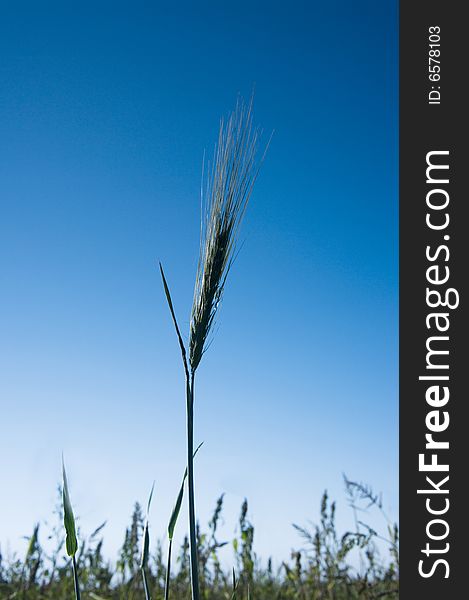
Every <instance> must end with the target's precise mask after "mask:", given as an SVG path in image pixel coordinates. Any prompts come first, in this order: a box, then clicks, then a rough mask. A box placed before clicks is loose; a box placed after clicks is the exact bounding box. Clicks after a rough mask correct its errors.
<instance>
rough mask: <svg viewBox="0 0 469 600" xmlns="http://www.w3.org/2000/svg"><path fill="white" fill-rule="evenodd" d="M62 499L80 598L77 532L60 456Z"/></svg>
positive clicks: (69, 554)
mask: <svg viewBox="0 0 469 600" xmlns="http://www.w3.org/2000/svg"><path fill="white" fill-rule="evenodd" d="M62 476H63V487H62V501H63V509H64V526H65V548H66V550H67V554H68V556H71V557H72V568H73V583H74V587H75V598H76V600H80V586H79V584H78V569H77V562H76V560H75V554H76V552H77V550H78V541H77V533H76V527H75V516H74V514H73V509H72V503H71V501H70V492H69V490H68V481H67V473H66V471H65V463H64V460H63V457H62Z"/></svg>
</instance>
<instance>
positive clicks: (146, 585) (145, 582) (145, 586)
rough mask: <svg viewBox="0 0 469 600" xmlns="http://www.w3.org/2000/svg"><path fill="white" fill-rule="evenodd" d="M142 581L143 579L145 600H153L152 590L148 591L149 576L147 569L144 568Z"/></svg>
mask: <svg viewBox="0 0 469 600" xmlns="http://www.w3.org/2000/svg"><path fill="white" fill-rule="evenodd" d="M142 579H143V589H144V592H145V600H151V596H150V590H149V589H148V581H147V574H146V572H145V567H142Z"/></svg>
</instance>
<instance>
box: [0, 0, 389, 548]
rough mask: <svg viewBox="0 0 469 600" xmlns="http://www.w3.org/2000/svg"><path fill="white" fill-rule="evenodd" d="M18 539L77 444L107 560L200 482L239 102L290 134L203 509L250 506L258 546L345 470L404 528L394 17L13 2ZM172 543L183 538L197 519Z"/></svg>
mask: <svg viewBox="0 0 469 600" xmlns="http://www.w3.org/2000/svg"><path fill="white" fill-rule="evenodd" d="M0 23H1V24H0V57H1V58H0V87H1V89H2V93H1V95H0V139H1V142H0V188H1V189H0V202H1V213H0V214H1V216H0V285H1V289H2V293H1V297H0V398H1V406H2V408H1V414H2V419H1V421H2V425H1V427H2V435H1V439H0V453H1V456H2V463H3V467H2V495H1V496H2V497H1V510H0V532H1V540H0V543H1V545H2V548H3V550H4V551H5V549H6V548H7V547H10V548H11V549H13V550H14V549H16V550H20V551H21V549H22V548H23V547H24V541H23V540H22V536H23V535H26V534H28V533H29V532H30V531H31V529H32V527H33V524H34V523H35V522H36V521H43V520H44V519H46V518H49V517H50V514H51V511H52V508H53V505H54V503H55V499H56V484H57V483H58V481H59V478H60V456H61V452H62V451H63V452H64V453H65V456H66V460H67V465H68V470H69V479H70V487H71V493H72V499H73V502H74V505H75V510H76V512H77V514H79V515H81V525H82V527H83V529H84V530H85V531H88V532H90V531H91V530H92V529H93V528H94V527H95V526H96V525H98V524H99V523H101V522H102V521H103V520H104V519H108V525H107V534H106V542H105V544H106V546H105V548H107V551H108V553H109V555H114V554H115V551H116V550H117V548H118V546H119V544H120V543H121V541H122V537H123V532H124V528H125V526H126V525H127V522H128V518H129V514H130V512H131V509H132V504H133V502H134V501H135V500H141V501H144V500H145V498H146V496H147V494H148V490H149V488H150V486H151V483H152V481H153V479H155V480H156V492H155V502H154V508H153V512H152V523H153V534H154V535H157V534H158V535H160V534H161V535H162V534H163V532H164V529H165V525H166V522H167V518H168V515H169V512H170V509H171V505H172V503H173V501H174V496H175V493H176V491H177V488H178V484H179V481H180V477H181V474H182V471H183V468H184V452H185V449H184V427H185V424H184V423H185V413H184V388H183V380H182V371H181V363H180V356H179V351H178V346H177V342H176V339H175V336H174V332H173V329H172V325H171V322H170V318H169V314H168V311H167V307H166V305H165V299H164V295H163V292H162V288H161V283H160V279H159V275H158V271H157V268H156V266H157V261H158V260H161V261H162V262H163V263H164V266H165V270H166V273H167V277H168V280H169V283H170V285H171V288H172V293H173V298H174V302H175V306H176V310H177V313H178V316H179V320H180V323H181V326H182V328H183V329H184V330H185V331H187V330H188V323H189V313H190V305H191V300H192V290H193V282H194V274H195V268H196V262H197V250H198V235H199V188H200V174H201V165H202V156H203V153H204V150H205V151H206V152H207V153H208V154H210V153H211V151H212V149H213V144H214V141H215V139H216V135H217V129H218V122H219V118H220V117H221V116H222V115H226V114H227V113H228V112H229V110H230V109H231V108H232V107H233V106H234V103H235V101H236V97H237V94H238V93H240V94H242V95H243V96H245V97H249V95H250V94H251V90H252V89H253V86H255V121H256V122H257V123H258V124H259V125H261V126H262V127H263V129H264V131H265V132H266V136H265V137H266V138H267V137H268V136H269V135H270V132H271V131H272V130H275V133H274V137H273V140H272V144H271V147H270V149H269V152H268V156H267V159H266V161H265V163H264V165H263V168H262V172H261V175H260V178H259V180H258V182H257V184H256V187H255V190H254V194H253V197H252V202H251V204H250V206H249V210H248V213H247V216H246V220H245V223H244V225H243V230H242V234H241V238H242V241H243V247H242V251H241V253H240V255H239V257H238V259H237V261H236V264H235V267H234V268H233V270H232V272H231V274H230V279H229V281H228V284H227V288H226V294H225V299H224V304H223V307H222V309H221V311H220V313H219V319H218V325H217V329H216V335H215V338H214V341H213V344H212V346H211V348H210V350H209V352H208V353H207V354H206V356H205V358H204V361H203V364H202V366H201V368H200V371H199V381H198V388H197V400H196V402H197V406H196V439H197V440H204V442H205V444H204V447H203V449H202V451H201V452H200V453H199V456H198V457H197V506H198V513H199V516H200V518H201V520H202V521H203V522H206V521H207V520H208V518H209V515H210V511H211V509H212V507H213V505H214V503H215V500H216V498H217V496H218V495H219V494H220V493H222V492H225V493H226V506H227V511H226V515H225V525H224V528H223V532H224V534H225V535H226V537H228V536H229V535H230V534H231V533H232V532H233V531H234V528H235V521H236V516H237V513H238V509H239V506H240V504H241V502H242V500H243V498H244V497H247V498H248V500H249V503H250V511H249V514H250V517H251V518H252V520H253V522H254V524H255V526H256V533H255V536H256V538H255V546H256V549H257V551H258V552H259V553H260V554H261V555H262V556H267V554H270V553H273V554H274V556H275V557H277V558H278V559H280V558H287V557H288V555H289V551H290V549H291V547H293V546H296V547H298V546H299V545H300V540H299V539H298V537H297V534H296V533H295V532H294V530H293V529H292V527H291V523H292V522H296V523H300V524H304V523H306V522H307V521H308V519H310V520H313V521H314V520H315V519H316V517H317V515H318V506H319V500H320V495H321V493H322V491H323V490H324V489H325V488H327V489H328V490H329V491H330V493H331V495H332V496H333V497H335V498H337V500H338V501H339V512H338V517H339V522H340V524H341V525H342V526H343V527H347V526H348V525H350V523H351V520H350V518H351V515H350V514H349V511H348V509H347V507H346V502H345V498H344V494H343V489H342V487H343V486H342V479H341V474H342V472H345V473H346V474H347V475H348V476H349V477H351V478H356V479H359V480H364V481H367V482H369V483H370V484H372V485H373V486H374V487H375V488H376V489H377V490H381V491H382V492H383V494H384V499H385V506H386V508H387V509H388V511H389V512H390V514H391V515H392V516H393V517H394V518H397V510H398V505H397V492H398V485H397V476H398V472H397V458H398V456H397V440H398V423H397V416H398V413H397V377H398V371H397V368H398V365H397V318H398V289H397V276H398V273H397V266H398V263H397V243H398V229H397V226H398V221H397V217H398V203H397V168H398V167H397V135H398V134H397V116H398V115H397V3H395V2H378V3H377V2H371V1H370V2H366V1H360V0H359V1H357V2H353V3H352V2H345V1H335V2H296V1H294V2H289V3H271V2H268V3H267V2H266V3H263V2H254V3H253V2H249V3H244V2H237V3H234V2H226V3H215V2H201V3H197V5H196V3H184V2H182V3H178V5H177V7H176V6H175V5H170V3H163V2H153V3H150V2H132V3H130V2H112V3H111V2H99V3H89V2H82V3H79V4H78V3H77V4H71V3H69V4H67V5H66V6H64V4H63V3H55V2H45V3H41V4H40V5H39V4H38V3H35V2H21V1H19V2H15V3H2V6H1V9H0ZM183 519H184V521H183V522H181V523H180V524H179V528H178V529H179V534H180V535H182V533H183V532H184V530H185V528H186V515H184V517H183Z"/></svg>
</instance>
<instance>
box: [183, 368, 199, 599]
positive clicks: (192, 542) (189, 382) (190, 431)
mask: <svg viewBox="0 0 469 600" xmlns="http://www.w3.org/2000/svg"><path fill="white" fill-rule="evenodd" d="M186 400H187V485H188V490H189V548H190V561H191V588H192V600H199V563H198V558H197V538H196V532H195V523H196V521H195V494H194V372H192V374H191V376H190V378H189V376H188V373H186Z"/></svg>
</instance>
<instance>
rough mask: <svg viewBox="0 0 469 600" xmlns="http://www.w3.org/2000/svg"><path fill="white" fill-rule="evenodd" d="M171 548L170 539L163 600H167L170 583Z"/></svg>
mask: <svg viewBox="0 0 469 600" xmlns="http://www.w3.org/2000/svg"><path fill="white" fill-rule="evenodd" d="M172 548H173V540H172V538H170V540H169V547H168V564H167V566H166V584H165V588H164V600H169V585H170V583H171V550H172Z"/></svg>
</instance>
